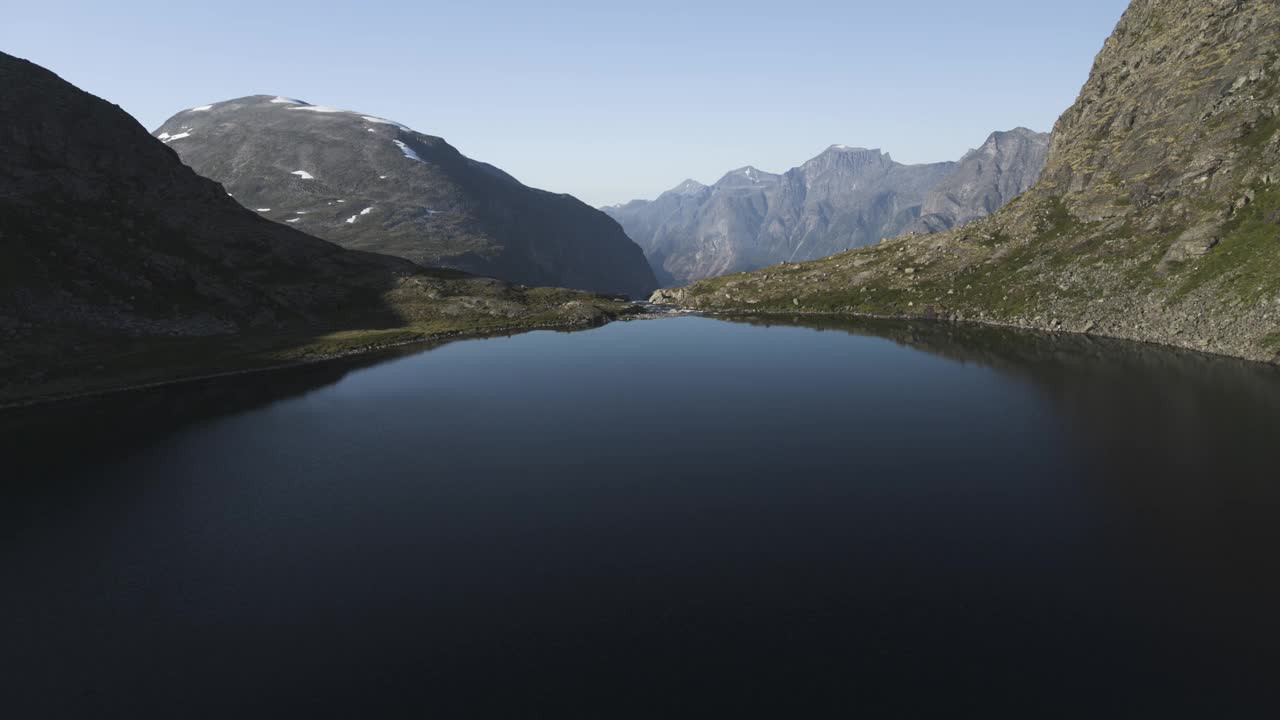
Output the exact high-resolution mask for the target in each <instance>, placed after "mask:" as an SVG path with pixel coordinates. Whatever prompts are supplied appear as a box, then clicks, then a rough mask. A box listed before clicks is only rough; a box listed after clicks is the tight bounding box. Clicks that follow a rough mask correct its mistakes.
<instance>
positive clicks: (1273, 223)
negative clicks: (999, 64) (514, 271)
mask: <svg viewBox="0 0 1280 720" xmlns="http://www.w3.org/2000/svg"><path fill="white" fill-rule="evenodd" d="M1278 130H1280V3H1276V2H1274V1H1273V0H1133V2H1132V3H1131V4H1130V6H1129V8H1128V10H1127V11H1126V12H1125V14H1124V17H1123V18H1122V19H1121V20H1120V22H1119V24H1118V25H1117V27H1116V29H1115V32H1114V33H1113V34H1112V35H1111V37H1110V38H1109V39H1108V40H1107V41H1106V44H1105V45H1104V47H1103V49H1102V51H1101V52H1100V53H1099V54H1098V57H1097V59H1096V60H1095V62H1094V65H1093V69H1092V72H1091V73H1090V76H1089V79H1088V81H1087V82H1086V83H1085V85H1084V88H1083V89H1082V90H1081V93H1080V96H1079V98H1078V99H1077V101H1076V102H1075V104H1074V105H1072V107H1071V108H1069V109H1068V110H1067V111H1066V112H1065V113H1064V114H1063V115H1062V117H1061V119H1059V121H1058V123H1057V124H1056V126H1055V128H1054V132H1053V139H1052V142H1051V143H1050V149H1049V157H1048V160H1047V163H1046V166H1045V169H1044V171H1043V173H1042V174H1041V177H1040V179H1039V181H1038V182H1037V183H1036V185H1035V186H1034V187H1033V188H1032V189H1031V190H1029V191H1028V192H1026V193H1024V194H1023V195H1021V196H1020V197H1018V198H1017V199H1016V200H1014V201H1013V202H1012V203H1010V204H1009V205H1007V206H1006V207H1005V208H1003V209H1001V210H1000V211H998V212H996V213H995V214H994V215H992V216H990V217H988V218H985V219H983V220H979V221H977V222H975V223H973V224H971V225H969V226H967V227H965V228H964V229H960V230H951V231H948V232H944V233H938V234H935V235H927V236H907V237H904V238H899V239H897V240H893V241H890V242H885V243H882V244H881V245H879V246H877V247H875V248H869V249H866V250H862V251H855V252H850V253H842V254H840V255H837V256H834V257H831V258H827V259H824V260H821V261H818V262H814V263H807V264H804V265H798V266H796V265H792V266H787V267H783V268H768V269H765V270H762V271H760V272H757V273H750V274H743V275H737V276H732V277H725V278H716V279H714V280H710V281H704V282H702V283H697V284H695V285H692V286H690V287H688V288H684V289H681V290H679V291H676V292H674V293H668V294H667V295H665V296H664V297H665V298H667V299H671V300H675V301H678V302H682V303H684V304H687V305H691V306H696V307H704V308H734V309H747V308H752V309H757V310H772V311H781V310H787V311H804V310H810V311H824V312H849V313H863V314H878V315H898V316H923V317H931V318H952V319H961V320H978V321H984V322H992V323H1003V324H1012V325H1019V326H1025V327H1037V328H1048V329H1063V330H1072V331H1077V332H1087V333H1096V334H1102V335H1109V336H1113V337H1121V338H1129V339H1138V340H1145V341H1152V342H1160V343H1166V344H1171V345H1179V346H1185V347H1191V348H1195V349H1203V350H1209V351H1213V352H1218V353H1223V354H1231V355H1238V356H1242V357H1248V358H1252V359H1259V360H1280V184H1277V180H1278V179H1280V133H1278V132H1277V131H1278Z"/></svg>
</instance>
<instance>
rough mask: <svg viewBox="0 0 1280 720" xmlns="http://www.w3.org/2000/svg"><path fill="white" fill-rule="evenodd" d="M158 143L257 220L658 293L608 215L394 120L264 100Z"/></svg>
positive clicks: (166, 128)
mask: <svg viewBox="0 0 1280 720" xmlns="http://www.w3.org/2000/svg"><path fill="white" fill-rule="evenodd" d="M155 135H156V137H157V138H158V139H160V140H161V141H163V142H165V143H166V144H168V145H169V147H171V148H173V149H174V150H175V151H177V153H178V155H179V156H180V157H181V158H182V160H183V162H185V163H187V164H188V165H190V166H191V167H192V168H194V169H195V171H196V172H198V173H199V174H201V175H204V176H205V177H208V178H212V179H213V180H216V181H218V182H220V183H222V184H223V185H224V186H225V187H226V188H227V190H228V191H229V192H230V193H231V194H232V195H233V196H235V198H236V199H237V200H238V201H240V203H241V204H243V205H244V206H245V207H247V208H249V209H251V210H254V211H256V212H258V213H259V214H261V215H262V216H263V217H265V218H268V219H270V220H274V221H276V222H280V223H287V224H290V225H292V226H294V227H296V228H297V229H299V230H303V231H305V232H307V233H310V234H312V235H315V236H317V237H321V238H324V239H326V240H330V241H332V242H335V243H338V244H339V245H342V246H344V247H348V248H354V249H360V250H369V251H373V252H380V253H387V254H391V255H396V256H399V257H403V258H407V259H409V260H412V261H414V262H416V263H420V264H422V265H425V266H428V267H448V268H455V269H459V270H465V271H467V272H472V273H476V274H480V275H488V276H491V277H497V278H500V279H503V280H508V281H511V282H519V283H524V284H526V285H553V286H559V287H572V288H579V289H584V290H592V291H597V292H606V293H619V294H626V295H632V296H636V297H643V296H645V295H647V294H648V293H649V292H650V291H651V290H653V288H654V287H656V286H657V282H656V280H655V279H654V276H653V273H652V271H651V270H650V269H649V266H648V264H647V263H646V262H645V259H644V256H643V254H642V253H641V252H640V249H639V248H638V247H637V246H636V244H635V243H633V242H631V240H630V239H629V238H628V237H627V236H626V234H625V233H624V232H623V231H622V228H620V227H618V224H617V223H616V222H614V221H612V220H611V219H610V218H609V217H608V216H606V215H605V214H603V213H601V212H600V211H598V210H596V209H594V208H591V207H589V206H587V205H586V204H584V203H582V202H580V201H579V200H577V199H576V198H573V197H571V196H568V195H558V194H555V193H549V192H545V191H542V190H536V189H534V188H530V187H526V186H525V185H523V184H521V183H520V182H518V181H517V180H516V179H515V178H513V177H511V176H510V175H508V174H506V173H504V172H502V171H501V170H499V169H497V168H495V167H493V166H492V165H488V164H486V163H482V162H478V161H475V160H472V159H470V158H468V157H466V156H464V155H463V154H462V153H460V152H458V151H457V150H456V149H455V148H453V147H452V146H451V145H449V144H448V143H447V142H445V141H444V140H442V139H441V138H438V137H432V136H430V135H424V134H422V133H418V132H414V131H413V130H411V129H409V128H408V127H405V126H404V125H401V124H399V123H396V122H393V121H390V120H386V119H384V118H380V117H375V116H372V115H365V114H362V113H356V112H348V111H345V110H340V109H337V108H333V107H327V106H321V105H311V104H309V103H305V102H302V101H299V100H293V99H290V98H284V97H271V96H264V95H258V96H253V97H245V98H239V99H236V100H228V101H225V102H218V103H213V104H212V105H206V106H203V107H199V108H192V109H190V110H184V111H182V112H180V113H178V114H177V115H174V116H173V117H172V118H170V119H169V120H168V121H167V122H165V123H164V125H162V126H161V127H160V128H159V129H158V130H156V132H155Z"/></svg>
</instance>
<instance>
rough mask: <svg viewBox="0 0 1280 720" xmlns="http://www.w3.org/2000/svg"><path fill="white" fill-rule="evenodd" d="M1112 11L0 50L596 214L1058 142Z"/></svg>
mask: <svg viewBox="0 0 1280 720" xmlns="http://www.w3.org/2000/svg"><path fill="white" fill-rule="evenodd" d="M1127 4H1128V3H1127V0H1072V2H1069V3H1064V2H1055V3H1048V2H1040V1H1033V2H1028V1H1027V0H969V1H968V2H958V1H957V0H914V1H913V0H898V1H897V2H886V1H883V0H880V1H877V2H858V1H857V0H844V1H837V0H823V1H816V0H769V1H768V2H756V1H755V0H736V1H735V2H720V1H719V0H710V1H704V0H679V1H671V0H649V1H647V2H625V3H612V2H608V1H607V0H595V1H591V2H587V1H582V0H569V1H557V0H540V1H537V2H533V1H529V0H523V1H517V0H500V1H499V0H495V1H486V0H471V1H470V2H417V1H414V0H369V1H366V2H362V3H334V2H296V1H294V0H258V1H257V2H243V1H241V0H224V1H221V2H217V1H210V2H198V3H186V2H173V0H168V1H167V2H152V1H151V0H128V1H127V2H122V3H114V2H103V1H102V0H81V1H70V0H40V1H38V2H23V3H12V4H11V6H10V7H8V8H6V9H5V11H4V19H3V22H2V23H0V49H3V50H4V51H5V52H8V53H11V54H14V55H18V56H20V57H26V58H28V59H30V60H32V61H34V62H37V63H39V64H41V65H44V66H46V67H48V68H50V69H52V70H54V71H55V72H57V73H59V74H60V75H62V76H63V77H64V78H66V79H68V80H70V81H71V82H73V83H75V84H77V85H79V86H80V87H82V88H84V89H86V90H88V91H90V92H92V93H94V94H96V95H99V96H102V97H104V98H107V99H108V100H111V101H112V102H115V103H117V104H119V105H120V106H122V107H123V108H124V109H125V110H127V111H129V112H130V113H132V114H133V115H134V116H135V117H137V118H138V120H139V121H141V122H142V124H143V125H145V126H147V128H148V129H153V128H155V127H156V126H158V125H159V124H160V123H161V122H163V121H164V120H165V119H166V118H167V117H169V116H170V115H172V114H173V113H175V112H176V111H178V110H180V109H183V108H187V107H192V106H196V105H203V104H205V103H209V102H214V101H217V100H225V99H229V98H232V97H238V96H242V95H250V94H256V93H272V94H281V95H288V96H291V97H296V98H300V99H303V100H306V101H308V102H312V103H317V104H326V105H336V106H339V107H346V108H350V109H354V110H361V111H363V112H367V113H373V114H377V115H381V116H383V117H388V118H392V119H395V120H398V121H400V122H402V123H405V124H407V125H409V126H411V127H413V128H415V129H417V130H419V131H421V132H425V133H429V134H432V135H440V136H442V137H444V138H445V139H447V140H448V141H449V142H451V143H452V144H453V145H454V146H456V147H458V148H459V149H460V150H462V151H463V152H464V153H466V154H468V155H470V156H472V157H474V158H477V159H480V160H485V161H488V162H491V163H493V164H495V165H498V166H500V167H502V168H503V169H505V170H507V171H508V172H510V173H512V174H513V175H515V176H516V177H518V178H520V179H521V180H522V181H524V182H526V183H528V184H530V185H534V186H538V187H543V188H546V189H549V190H555V191H557V192H568V193H572V194H574V195H577V196H578V197H580V198H582V199H583V200H585V201H587V202H589V203H591V204H593V205H602V204H606V203H614V202H620V201H624V200H628V199H632V198H636V197H652V196H654V195H656V194H658V193H659V192H661V191H663V190H666V189H668V188H670V187H673V186H675V185H676V184H677V183H679V182H680V181H681V180H683V179H685V178H687V177H692V178H694V179H697V180H700V181H703V182H712V181H714V180H716V179H718V178H719V177H720V176H721V175H722V174H723V173H724V172H725V171H727V170H730V169H733V168H736V167H740V166H742V165H748V164H750V165H755V166H757V167H760V168H762V169H765V170H770V171H775V172H776V171H781V170H785V169H787V168H789V167H792V166H794V165H797V164H799V163H801V162H803V161H804V160H806V159H808V158H809V157H811V156H813V155H815V154H817V153H818V152H820V151H821V150H822V149H824V148H825V147H827V146H828V145H831V144H835V143H844V144H848V145H859V146H864V147H878V148H882V149H884V150H887V151H889V152H891V153H892V154H893V156H894V158H895V159H897V160H900V161H903V162H929V161H939V160H949V159H955V158H957V157H959V156H960V155H961V153H963V152H964V151H965V150H967V149H968V148H971V147H974V146H976V145H978V144H979V143H981V142H982V140H983V139H985V137H986V135H987V134H988V133H989V132H990V131H992V130H997V129H1008V128H1011V127H1015V126H1018V125H1024V126H1027V127H1030V128H1033V129H1036V130H1049V129H1050V128H1051V126H1052V124H1053V121H1054V120H1055V119H1056V118H1057V116H1058V115H1059V114H1060V113H1061V112H1062V110H1064V109H1065V108H1066V107H1067V106H1068V105H1070V104H1071V102H1072V101H1073V100H1074V99H1075V96H1076V93H1077V92H1078V91H1079V89H1080V86H1081V84H1082V83H1083V82H1084V79H1085V77H1086V76H1087V74H1088V71H1089V66H1090V64H1091V63H1092V61H1093V57H1094V55H1095V54H1096V53H1097V52H1098V50H1099V49H1101V47H1102V43H1103V41H1104V40H1105V39H1106V37H1107V35H1108V34H1109V33H1110V32H1111V29H1112V28H1113V27H1114V25H1115V23H1116V21H1117V20H1118V19H1119V17H1120V15H1121V13H1122V12H1123V11H1124V8H1125V6H1126V5H1127Z"/></svg>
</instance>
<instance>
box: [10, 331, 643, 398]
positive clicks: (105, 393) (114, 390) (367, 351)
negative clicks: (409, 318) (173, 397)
mask: <svg viewBox="0 0 1280 720" xmlns="http://www.w3.org/2000/svg"><path fill="white" fill-rule="evenodd" d="M630 319H648V317H646V316H621V317H616V318H610V319H607V320H605V321H603V322H599V323H584V322H577V323H542V324H532V325H510V326H503V327H496V328H484V329H478V330H445V331H440V332H436V333H431V334H428V335H423V336H422V337H417V338H413V339H411V340H399V341H395V342H387V343H375V344H370V345H368V346H366V347H362V348H357V349H352V350H344V351H341V352H337V353H330V354H325V355H317V356H314V357H310V358H307V359H305V360H291V361H288V362H281V363H278V364H272V365H263V366H261V367H248V368H239V369H236V370H224V371H221V372H206V373H200V374H196V375H183V376H180V377H173V378H169V379H165V380H155V381H151V382H141V383H129V384H126V385H119V386H113V387H104V388H100V389H96V390H85V391H83V392H72V393H61V394H48V395H34V396H31V397H29V398H27V399H23V400H15V401H8V402H4V401H0V413H4V412H10V411H17V410H26V409H30V408H35V407H40V406H48V405H56V404H57V403H61V402H72V401H76V400H88V399H93V398H101V397H109V396H112V395H122V394H125V393H130V392H141V391H145V390H155V389H158V388H165V387H174V386H178V385H185V384H189V383H197V382H203V381H207V380H221V379H226V378H232V377H240V376H247V375H257V374H263V373H270V372H279V371H286V370H297V369H299V368H305V367H313V366H316V365H323V364H324V363H330V362H336V361H338V360H347V359H352V358H358V357H363V356H368V355H375V354H377V353H379V352H386V351H389V350H395V349H397V348H404V347H409V346H413V345H429V344H432V343H437V342H442V341H446V340H480V339H484V338H488V337H498V336H511V335H514V334H518V333H523V332H534V331H538V330H574V329H579V330H588V329H591V328H596V327H603V326H605V325H607V324H609V323H611V322H617V321H619V320H630Z"/></svg>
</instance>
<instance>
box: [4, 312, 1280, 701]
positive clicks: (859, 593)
mask: <svg viewBox="0 0 1280 720" xmlns="http://www.w3.org/2000/svg"><path fill="white" fill-rule="evenodd" d="M268 378H269V380H266V379H268ZM264 382H265V386H264V384H263V383H264ZM228 398H232V401H231V402H228ZM1278 427H1280V373H1278V372H1277V370H1276V369H1275V368H1271V367H1266V366H1260V365H1254V364H1249V363H1243V362H1236V361H1232V360H1225V359H1221V358H1212V357H1206V356H1202V355H1196V354H1192V353H1182V352H1175V351H1169V350H1164V349H1159V348H1154V347H1148V346H1141V345H1133V344H1128V343H1120V342H1107V341H1100V340H1095V339H1086V338H1080V337H1074V336H1044V335H1029V334H1024V333H1017V332H1012V331H1004V330H997V329H988V328H972V327H959V326H954V325H948V324H940V323H939V324H933V323H928V324H909V323H892V322H863V321H857V322H854V321H838V322H837V321H830V320H812V319H809V320H797V321H796V322H794V323H786V324H782V323H778V322H776V321H769V322H768V323H765V322H762V321H759V320H756V321H747V322H732V321H728V322H727V321H721V320H715V319H709V318H697V317H684V318H677V319H668V320H661V321H652V322H631V323H619V324H614V325H610V326H607V327H604V328H600V329H597V330H593V331H589V332H582V333H574V334H557V333H530V334H526V335H521V336H516V337H512V338H503V339H490V340H478V341H467V342H459V343H454V344H451V345H447V346H444V347H441V348H438V349H435V350H432V351H430V352H421V353H416V354H411V355H403V356H399V357H396V358H392V359H388V360H385V361H383V362H380V363H378V364H372V365H366V366H354V367H340V366H332V367H326V368H311V369H308V370H307V371H305V372H304V373H302V374H290V373H273V374H271V375H263V376H259V377H257V378H248V377H246V378H241V379H237V380H234V381H222V382H220V383H219V384H217V385H216V386H211V387H206V388H205V389H203V390H201V389H199V388H198V387H194V388H180V387H174V388H169V389H166V390H163V391H156V392H152V393H147V394H142V395H129V396H119V397H115V398H104V399H101V400H96V401H84V402H80V403H76V404H72V405H66V406H62V407H60V408H50V409H46V410H43V411H34V412H33V411H28V412H26V413H10V414H8V415H7V416H0V428H2V429H3V431H4V446H3V448H2V449H3V450H4V452H5V453H6V457H7V458H8V459H9V465H8V466H9V467H10V468H16V471H15V472H11V473H10V474H9V477H8V479H7V480H6V482H5V487H6V488H7V490H8V498H7V501H6V502H5V503H4V507H3V509H0V521H3V523H4V527H5V534H4V536H3V538H4V539H3V543H2V544H0V562H3V564H4V567H5V568H6V580H5V585H4V588H3V590H0V613H2V614H0V617H3V620H0V631H2V632H3V636H4V637H5V638H6V642H5V646H4V649H3V650H0V659H2V660H3V661H4V662H5V664H6V665H7V668H6V674H5V678H6V680H5V682H4V687H3V689H2V690H0V700H3V701H4V703H5V704H4V706H5V707H8V708H11V709H16V710H18V711H19V712H18V714H17V715H16V716H18V717H28V716H40V717H58V716H70V715H81V716H84V715H89V716H101V715H117V714H122V713H126V712H127V713H131V714H133V715H138V716H149V715H153V714H156V713H159V712H165V713H166V714H178V715H181V716H186V717H201V716H208V717H226V716H229V715H231V716H236V715H245V714H250V715H252V714H255V713H261V714H274V715H281V714H316V713H320V714H361V715H371V716H381V715H386V714H388V712H391V711H397V712H398V714H403V713H404V712H405V711H406V709H408V710H409V711H412V712H413V713H415V714H433V713H435V714H439V715H440V716H444V717H487V716H493V715H505V716H509V717H567V716H591V717H610V718H612V717H655V716H671V715H685V714H707V713H714V714H717V715H729V714H736V713H740V712H743V711H756V712H759V711H761V710H762V709H764V708H768V709H770V710H776V711H777V712H780V713H784V714H810V713H809V711H814V710H817V709H819V708H823V709H831V708H835V709H838V710H843V711H846V712H847V713H854V712H857V711H863V712H870V713H875V714H879V715H884V714H895V715H910V714H913V713H914V714H921V713H928V714H942V713H950V714H961V715H965V714H970V713H973V712H977V711H979V710H986V711H1019V712H1024V713H1028V714H1031V715H1033V716H1036V717H1041V716H1047V717H1057V716H1079V715H1080V714H1081V713H1089V714H1091V715H1099V714H1100V715H1104V716H1105V715H1109V714H1125V713H1129V714H1133V713H1138V714H1141V715H1150V714H1154V713H1161V712H1163V713H1166V714H1168V713H1173V714H1178V715H1182V714H1186V713H1188V712H1192V713H1201V714H1205V713H1213V714H1216V715H1223V714H1224V713H1225V714H1227V715H1231V716H1233V717H1253V716H1256V715H1258V713H1257V711H1258V710H1259V708H1265V707H1269V706H1270V705H1268V703H1273V702H1275V701H1277V700H1280V698H1277V697H1276V691H1275V689H1274V687H1273V686H1274V676H1275V671H1276V669H1277V668H1280V652H1278V651H1277V648H1278V647H1280V642H1278V641H1280V621H1278V620H1277V619H1276V617H1277V616H1276V613H1275V612H1274V610H1273V608H1274V607H1275V606H1276V603H1277V601H1280V588H1278V587H1277V581H1276V580H1275V578H1276V570H1277V567H1276V565H1277V563H1276V560H1275V555H1276V552H1275V551H1276V548H1277V547H1280V543H1278V541H1280V525H1277V523H1276V522H1275V521H1274V518H1275V517H1276V515H1277V512H1278V511H1280V481H1278V480H1277V479H1276V477H1275V476H1276V475H1277V473H1276V472H1275V461H1274V457H1275V454H1274V450H1273V446H1274V439H1275V437H1276V430H1277V428H1278Z"/></svg>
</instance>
